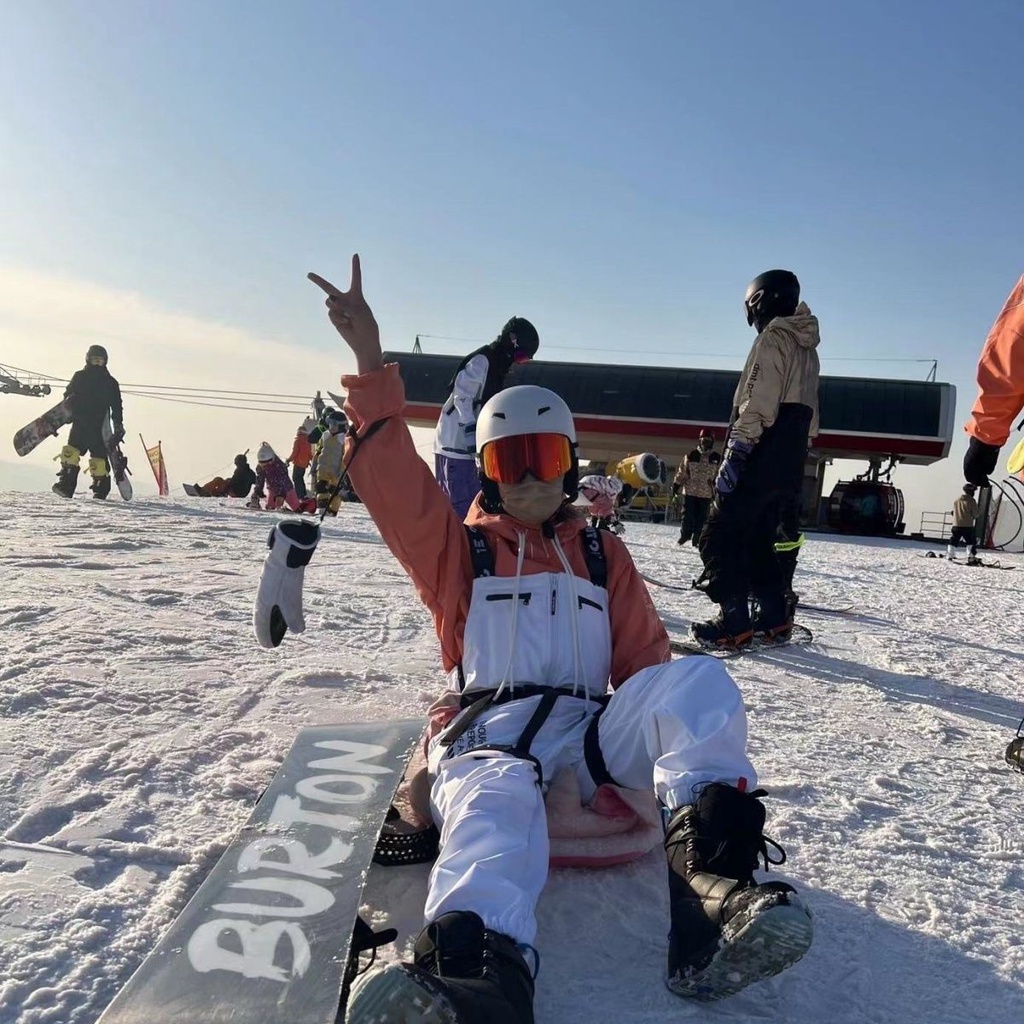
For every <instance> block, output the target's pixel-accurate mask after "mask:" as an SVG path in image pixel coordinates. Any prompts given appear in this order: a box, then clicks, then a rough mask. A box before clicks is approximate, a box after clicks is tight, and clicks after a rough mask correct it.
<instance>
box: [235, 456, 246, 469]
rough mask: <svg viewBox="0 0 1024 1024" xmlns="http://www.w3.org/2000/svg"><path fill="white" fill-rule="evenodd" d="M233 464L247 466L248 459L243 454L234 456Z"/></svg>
mask: <svg viewBox="0 0 1024 1024" xmlns="http://www.w3.org/2000/svg"><path fill="white" fill-rule="evenodd" d="M235 465H236V466H238V467H239V468H241V467H242V466H248V465H249V460H248V459H246V457H245V456H244V455H236V456H235Z"/></svg>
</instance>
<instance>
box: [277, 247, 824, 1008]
mask: <svg viewBox="0 0 1024 1024" xmlns="http://www.w3.org/2000/svg"><path fill="white" fill-rule="evenodd" d="M309 277H310V279H311V280H312V281H313V282H314V283H315V284H316V285H318V287H320V288H321V289H322V290H323V291H324V292H325V293H326V294H327V296H328V297H327V309H328V314H329V318H330V321H331V323H332V324H333V325H334V327H335V328H336V329H337V331H338V332H339V334H341V336H342V338H344V340H345V341H346V343H347V344H348V345H349V347H350V348H351V350H352V351H353V353H354V354H355V357H356V365H357V373H356V374H355V375H353V376H346V377H344V378H343V384H344V385H345V386H346V387H347V389H348V400H347V402H346V411H347V412H348V415H349V418H350V420H351V422H352V424H353V428H354V429H353V431H352V436H351V437H350V440H349V457H348V462H349V465H350V470H349V471H350V473H351V475H352V477H353V480H354V482H355V485H356V487H357V489H358V491H359V494H360V497H361V498H362V500H363V503H364V504H365V505H366V507H367V509H368V510H369V512H370V515H371V516H372V518H373V520H374V522H375V523H376V525H377V527H378V529H379V530H380V533H381V536H382V537H383V539H384V541H385V543H386V544H387V545H388V547H389V548H390V550H391V551H392V553H393V554H394V555H395V557H396V558H397V559H398V560H399V562H401V564H402V565H403V567H404V568H405V570H406V571H407V572H408V574H409V576H410V578H411V579H412V581H413V582H414V584H415V585H416V588H417V590H418V591H419V593H420V596H421V598H422V600H423V602H424V604H425V605H426V606H427V607H428V608H429V609H430V611H431V613H432V614H433V617H434V623H435V628H436V630H437V633H438V637H439V640H440V643H441V652H442V660H443V663H444V667H445V669H446V670H447V672H448V680H449V687H450V692H449V694H448V695H447V696H446V698H445V699H443V700H442V702H440V704H439V705H438V706H436V707H435V708H434V709H433V714H434V716H436V719H437V723H438V724H441V723H444V724H443V727H442V728H440V731H437V732H436V733H435V734H434V735H433V736H432V738H431V740H430V745H429V754H428V764H429V769H430V773H431V792H430V805H431V808H432V811H433V814H434V816H435V820H436V823H437V825H438V826H439V828H440V833H441V839H440V853H439V855H438V859H437V861H436V863H435V865H434V868H433V870H432V872H431V875H430V881H429V887H428V892H427V899H426V906H425V908H424V916H425V920H426V927H425V928H424V930H423V931H422V933H421V934H420V936H419V938H418V939H417V941H416V944H415V952H414V957H413V962H412V963H403V964H389V965H387V966H386V967H385V968H383V969H382V970H378V971H371V972H368V973H366V974H363V975H362V976H361V977H360V978H359V979H358V980H357V981H356V983H355V985H354V986H353V989H352V993H351V997H350V999H349V1003H348V1015H347V1018H346V1019H347V1021H348V1022H349V1024H370V1022H371V1021H372V1022H377V1024H380V1022H396V1021H408V1020H413V1019H416V1020H427V1019H429V1020H436V1021H439V1022H440V1021H444V1022H447V1024H480V1022H482V1021H487V1022H488V1024H532V1022H533V1020H534V1015H533V992H534V981H533V979H534V974H535V971H534V970H532V969H531V967H530V966H529V963H528V961H534V962H535V956H534V955H532V946H531V944H532V943H533V942H534V940H535V934H536V927H537V925H536V919H535V916H534V908H535V906H536V903H537V900H538V898H539V896H540V893H541V890H542V889H543V887H544V882H545V878H546V875H547V868H548V832H547V826H546V818H545V811H544V794H545V790H546V788H547V786H548V784H549V782H550V780H551V779H552V778H553V776H554V775H555V773H556V771H557V769H558V768H560V767H562V766H566V767H571V768H572V769H573V770H574V772H575V773H576V775H577V779H578V782H579V785H580V789H581V792H582V793H583V795H584V797H585V798H587V797H588V796H589V795H590V794H593V793H594V792H595V790H596V788H597V786H598V784H599V783H601V782H603V781H605V780H607V779H608V778H612V779H614V780H617V782H618V783H619V784H620V785H621V786H624V787H628V788H631V789H636V790H645V791H648V792H650V791H652V790H653V791H654V793H655V794H656V795H657V798H658V800H659V802H660V804H661V807H662V809H663V810H662V813H663V818H664V822H665V840H664V844H665V852H666V857H667V861H668V874H669V902H670V914H671V932H670V935H669V950H668V971H667V984H668V986H669V988H670V989H671V990H672V991H673V992H675V993H676V994H678V995H681V996H688V997H691V998H694V999H698V1000H713V999H719V998H722V997H724V996H728V995H731V994H733V993H734V992H738V991H739V990H740V989H742V988H745V987H746V986H747V985H749V984H751V983H752V982H756V981H758V980H760V979H762V978H766V977H768V976H770V975H773V974H776V973H778V972H779V971H782V970H784V969H785V968H787V967H789V966H790V965H792V964H793V963H794V962H795V961H797V960H799V959H800V957H801V956H803V954H804V953H805V952H806V950H807V949H808V947H809V945H810V942H811V920H810V914H809V912H808V911H807V909H806V908H805V907H804V905H803V903H802V901H801V899H800V897H799V896H798V894H797V893H796V892H795V890H794V889H793V888H792V886H790V885H788V884H785V883H781V882H771V883H758V882H757V881H756V880H755V878H754V871H755V869H756V868H757V866H758V859H759V857H764V858H765V859H766V860H767V852H766V850H767V847H766V842H767V840H766V839H765V837H764V835H763V828H764V821H765V810H764V805H763V804H762V803H761V800H760V797H762V796H764V795H765V793H764V792H763V791H762V790H758V789H756V788H755V787H756V781H757V780H756V775H755V771H754V768H753V766H752V765H751V763H750V761H749V759H748V757H747V754H746V750H745V748H746V719H745V713H744V708H743V699H742V697H741V695H740V692H739V689H738V688H737V686H736V684H735V683H734V682H733V680H732V678H731V677H730V676H729V674H728V672H727V671H726V669H725V667H724V666H723V665H722V664H721V662H720V661H718V660H717V659H715V658H707V657H689V658H682V659H679V660H676V661H672V660H670V652H669V643H668V635H667V634H666V632H665V628H664V626H663V624H662V622H661V620H660V618H659V617H658V614H657V611H656V610H655V608H654V605H653V604H652V602H651V599H650V595H649V594H648V592H647V589H646V587H645V586H644V583H643V581H642V579H641V578H640V576H639V574H638V572H637V570H636V567H635V565H634V564H633V561H632V559H631V557H630V555H629V552H628V550H627V549H626V547H625V546H624V545H623V543H622V542H621V541H620V540H619V538H618V537H615V536H612V535H610V534H608V533H606V532H604V531H597V530H592V529H590V528H589V527H588V526H587V524H586V521H585V520H584V519H583V518H582V517H580V516H579V515H578V514H577V513H576V512H575V511H574V510H573V508H572V502H573V500H574V499H575V497H576V495H577V491H578V475H579V463H578V458H577V453H576V429H575V426H574V424H573V419H572V415H571V413H570V411H569V409H568V407H567V406H566V404H565V402H564V401H563V400H562V399H561V398H560V397H559V396H558V395H557V394H555V393H554V392H552V391H549V390H548V389H546V388H541V387H536V386H533V385H525V386H520V387H512V388H508V389H506V390H503V391H500V392H499V393H498V394H496V395H495V396H494V397H492V398H491V399H490V401H488V402H487V403H486V405H484V407H483V408H482V409H481V410H480V415H479V418H478V419H477V424H476V450H477V461H478V479H479V484H480V493H479V494H478V495H477V497H476V498H475V499H474V501H473V504H472V506H471V508H470V510H469V514H468V516H467V519H466V523H465V524H463V521H462V518H461V517H460V516H459V514H458V513H457V512H456V511H455V510H454V509H453V508H452V506H451V504H450V502H449V501H448V498H447V497H446V495H445V494H444V493H443V492H442V490H441V489H440V487H439V486H438V484H437V482H436V480H435V479H434V477H433V476H432V475H431V473H430V470H429V469H428V467H427V466H426V464H425V463H424V462H423V461H422V460H421V459H420V458H419V456H418V454H417V452H416V448H415V445H414V443H413V440H412V437H411V435H410V433H409V430H408V428H407V427H406V425H405V422H404V421H403V419H402V410H403V408H404V406H405V390H404V387H403V383H402V378H401V376H400V375H399V372H398V366H397V365H395V364H388V365H385V363H384V361H383V356H382V353H381V345H380V335H379V330H378V327H377V322H376V320H375V318H374V315H373V313H372V311H371V309H370V307H369V305H368V304H367V302H366V300H365V299H364V297H363V293H362V285H361V271H360V264H359V258H358V256H353V258H352V282H351V285H350V287H349V289H348V291H341V290H340V289H338V288H336V287H335V286H334V285H332V284H331V283H330V282H328V281H326V280H325V279H323V278H321V277H319V276H317V275H316V274H310V275H309ZM363 448H365V449H366V451H363V450H362V449H363ZM467 527H470V528H471V531H467ZM306 558H307V559H308V553H307V554H306ZM297 560H298V559H297ZM488 562H489V563H490V564H489V565H488V564H487V563H488ZM609 688H610V689H609Z"/></svg>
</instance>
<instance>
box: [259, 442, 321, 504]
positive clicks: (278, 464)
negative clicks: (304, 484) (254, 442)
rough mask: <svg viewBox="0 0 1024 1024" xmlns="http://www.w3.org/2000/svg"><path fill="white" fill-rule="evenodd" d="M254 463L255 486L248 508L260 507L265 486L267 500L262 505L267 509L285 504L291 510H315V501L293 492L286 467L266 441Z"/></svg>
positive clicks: (293, 488)
mask: <svg viewBox="0 0 1024 1024" xmlns="http://www.w3.org/2000/svg"><path fill="white" fill-rule="evenodd" d="M256 463H257V464H256V486H255V489H254V491H253V495H252V498H251V499H250V500H249V506H250V508H259V507H260V495H261V494H262V493H263V492H264V488H266V495H267V500H266V504H265V505H264V507H265V508H266V509H267V511H273V510H274V509H278V508H280V507H281V506H282V505H287V506H288V507H289V508H290V509H291V510H292V511H293V512H314V511H316V502H315V501H314V500H313V499H312V498H303V499H300V498H299V496H298V495H297V494H296V493H295V487H294V486H293V485H292V482H291V479H290V478H289V476H288V467H287V466H286V465H285V464H284V463H283V462H282V461H281V460H280V459H279V458H278V457H277V454H276V453H275V451H274V449H273V448H271V447H270V445H269V444H268V443H267V442H266V441H264V442H263V443H262V444H261V445H260V447H259V451H258V452H257V453H256Z"/></svg>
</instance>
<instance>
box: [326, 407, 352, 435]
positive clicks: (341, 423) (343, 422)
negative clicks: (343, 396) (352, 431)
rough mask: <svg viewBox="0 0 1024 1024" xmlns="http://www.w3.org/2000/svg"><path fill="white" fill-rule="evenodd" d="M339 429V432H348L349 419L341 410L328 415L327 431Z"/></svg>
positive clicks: (333, 410) (332, 411)
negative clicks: (334, 428) (333, 428)
mask: <svg viewBox="0 0 1024 1024" xmlns="http://www.w3.org/2000/svg"><path fill="white" fill-rule="evenodd" d="M332 427H337V428H338V430H348V417H347V416H346V415H345V414H344V413H343V412H342V411H341V410H340V409H332V410H331V411H330V412H329V413H328V414H327V429H328V430H330V429H331V428H332Z"/></svg>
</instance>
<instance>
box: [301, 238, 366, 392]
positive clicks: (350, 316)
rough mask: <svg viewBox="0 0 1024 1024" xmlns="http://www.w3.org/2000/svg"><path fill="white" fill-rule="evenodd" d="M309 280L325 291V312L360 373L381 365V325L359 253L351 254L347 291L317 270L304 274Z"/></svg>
mask: <svg viewBox="0 0 1024 1024" xmlns="http://www.w3.org/2000/svg"><path fill="white" fill-rule="evenodd" d="M306 276H307V277H308V278H309V280H310V281H312V282H313V284H315V285H316V286H317V287H318V288H320V289H321V290H322V291H324V292H326V293H327V315H328V317H329V318H330V321H331V323H332V324H334V326H335V329H336V330H337V332H338V333H339V334H340V335H341V336H342V337H343V338H344V339H345V341H346V343H347V344H348V347H349V348H350V349H352V351H353V352H354V353H355V357H356V368H357V370H358V372H359V373H372V372H373V371H374V370H379V369H380V368H381V367H382V366H383V365H384V359H383V357H382V355H381V350H380V328H378V326H377V321H376V320H375V319H374V316H373V310H372V309H370V306H369V304H368V303H367V301H366V299H365V298H363V275H362V271H361V269H360V266H359V256H358V255H354V256H353V257H352V283H351V284H350V285H349V289H348V291H347V292H343V291H342V290H341V289H340V288H338V287H336V286H335V285H333V284H331V282H330V281H328V280H326V279H325V278H322V277H321V276H320V275H319V274H307V275H306Z"/></svg>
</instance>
